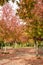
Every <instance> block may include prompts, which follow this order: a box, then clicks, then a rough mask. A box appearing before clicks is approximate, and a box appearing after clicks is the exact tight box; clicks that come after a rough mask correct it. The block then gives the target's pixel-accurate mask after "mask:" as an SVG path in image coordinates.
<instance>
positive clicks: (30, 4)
mask: <svg viewBox="0 0 43 65" xmlns="http://www.w3.org/2000/svg"><path fill="white" fill-rule="evenodd" d="M17 4H18V7H19V8H18V9H17V15H18V16H19V17H20V18H21V19H23V21H24V22H26V25H27V30H26V32H27V33H28V36H29V38H30V39H33V40H34V44H35V48H36V56H37V55H38V43H40V42H41V41H43V0H20V1H19V2H17Z"/></svg>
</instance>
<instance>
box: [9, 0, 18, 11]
mask: <svg viewBox="0 0 43 65" xmlns="http://www.w3.org/2000/svg"><path fill="white" fill-rule="evenodd" d="M16 1H18V2H19V0H15V2H14V3H12V2H11V0H10V1H9V3H10V4H11V5H13V9H14V10H16V9H17V8H18V6H17V4H16Z"/></svg>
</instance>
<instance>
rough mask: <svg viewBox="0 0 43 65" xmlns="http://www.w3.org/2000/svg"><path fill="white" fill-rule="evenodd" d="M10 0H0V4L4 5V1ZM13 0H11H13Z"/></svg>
mask: <svg viewBox="0 0 43 65" xmlns="http://www.w3.org/2000/svg"><path fill="white" fill-rule="evenodd" d="M9 1H10V0H0V5H1V6H2V5H4V4H5V3H6V2H9ZM14 1H15V0H12V2H14Z"/></svg>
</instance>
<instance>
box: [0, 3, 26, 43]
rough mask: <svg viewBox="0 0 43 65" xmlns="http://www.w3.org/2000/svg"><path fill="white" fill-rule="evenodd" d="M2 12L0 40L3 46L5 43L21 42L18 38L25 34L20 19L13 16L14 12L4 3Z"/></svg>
mask: <svg viewBox="0 0 43 65" xmlns="http://www.w3.org/2000/svg"><path fill="white" fill-rule="evenodd" d="M2 12H3V14H2V19H1V20H0V30H1V34H3V36H2V37H0V38H2V40H3V41H4V43H5V44H6V43H7V42H12V43H13V42H21V39H20V37H21V36H23V35H22V34H23V33H24V32H25V27H26V26H25V25H24V24H20V23H21V21H20V19H19V18H18V17H17V16H16V15H15V11H14V10H13V9H12V6H11V5H10V4H9V3H6V4H5V5H4V6H3V7H2ZM22 23H23V22H22ZM25 37H26V36H25Z"/></svg>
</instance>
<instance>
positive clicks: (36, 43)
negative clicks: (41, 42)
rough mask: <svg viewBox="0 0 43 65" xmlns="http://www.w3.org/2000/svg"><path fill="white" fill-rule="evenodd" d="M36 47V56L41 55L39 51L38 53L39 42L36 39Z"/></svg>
mask: <svg viewBox="0 0 43 65" xmlns="http://www.w3.org/2000/svg"><path fill="white" fill-rule="evenodd" d="M34 48H35V51H36V57H38V56H39V53H38V49H39V48H38V42H37V41H36V40H35V44H34Z"/></svg>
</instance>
